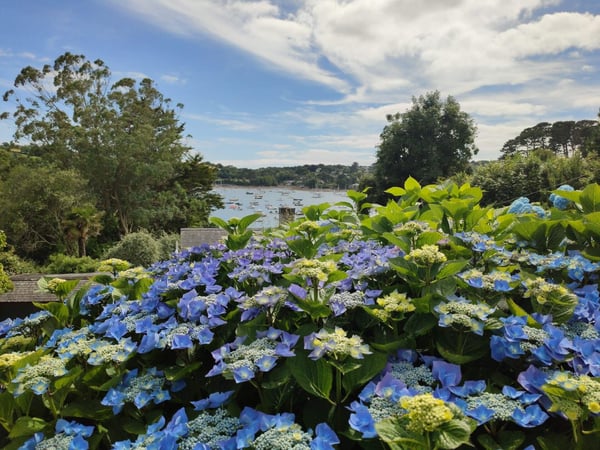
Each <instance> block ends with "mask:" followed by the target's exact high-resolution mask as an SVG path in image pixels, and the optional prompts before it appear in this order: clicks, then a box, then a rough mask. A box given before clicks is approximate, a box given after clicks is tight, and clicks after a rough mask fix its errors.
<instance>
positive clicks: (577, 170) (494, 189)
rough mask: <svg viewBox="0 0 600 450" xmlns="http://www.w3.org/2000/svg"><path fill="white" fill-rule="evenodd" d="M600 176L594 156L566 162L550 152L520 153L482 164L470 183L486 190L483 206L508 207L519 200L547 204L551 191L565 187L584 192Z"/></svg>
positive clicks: (573, 157)
mask: <svg viewBox="0 0 600 450" xmlns="http://www.w3.org/2000/svg"><path fill="white" fill-rule="evenodd" d="M599 173H600V161H599V160H598V158H597V157H596V156H594V155H589V156H587V157H585V158H583V157H582V156H581V155H580V154H579V153H575V154H574V155H573V156H571V157H570V158H565V157H563V156H562V155H558V156H557V155H556V154H555V153H554V152H552V151H551V150H548V149H537V150H534V151H532V152H531V153H530V154H528V155H523V154H521V153H516V154H514V155H512V156H505V157H504V158H501V159H499V160H498V161H491V162H488V163H485V164H481V165H479V166H478V167H477V168H476V169H475V171H474V174H473V176H472V178H471V181H470V182H471V184H472V185H474V186H478V187H480V188H481V189H483V199H482V203H483V204H486V205H489V204H494V205H496V206H504V205H508V204H509V203H511V202H512V201H513V200H515V199H517V198H518V197H527V198H529V200H531V201H532V202H539V201H544V200H546V199H547V197H548V193H549V192H550V191H551V190H553V189H556V188H558V187H559V186H561V185H563V184H569V185H571V186H572V187H574V188H575V189H581V188H583V187H584V186H586V185H587V184H589V183H593V182H594V181H595V180H598V174H599Z"/></svg>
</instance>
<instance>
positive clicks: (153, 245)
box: [103, 231, 160, 267]
mask: <svg viewBox="0 0 600 450" xmlns="http://www.w3.org/2000/svg"><path fill="white" fill-rule="evenodd" d="M159 256H160V248H159V244H158V242H157V240H156V239H155V238H154V236H152V234H150V233H148V232H147V231H138V232H135V233H129V234H128V235H126V236H124V237H123V239H121V240H120V241H119V242H117V243H116V244H115V245H114V246H112V247H111V248H109V249H108V251H107V252H106V254H105V255H104V257H103V259H110V258H118V259H124V260H125V261H129V262H130V263H131V264H132V265H134V266H143V267H147V266H149V265H151V264H152V263H154V262H156V261H158V260H159Z"/></svg>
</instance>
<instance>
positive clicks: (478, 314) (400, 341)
mask: <svg viewBox="0 0 600 450" xmlns="http://www.w3.org/2000/svg"><path fill="white" fill-rule="evenodd" d="M556 192H558V193H560V195H561V196H564V197H565V198H568V200H570V201H571V202H572V206H570V207H569V208H568V209H567V210H564V211H563V210H559V209H556V208H552V207H551V208H550V210H549V211H547V214H546V213H545V214H541V215H539V216H538V215H537V214H534V213H533V212H532V211H529V210H524V212H520V211H519V210H514V211H515V212H508V208H502V209H500V210H492V209H489V208H481V207H479V205H478V202H479V200H480V199H481V190H480V189H478V188H474V187H471V186H470V185H463V186H460V187H459V186H456V185H452V184H444V185H440V186H425V187H421V186H420V185H419V184H418V183H416V181H415V180H412V179H411V180H407V182H406V183H405V185H404V188H399V187H398V188H393V189H391V190H390V195H393V196H394V197H395V198H396V201H394V202H389V203H388V204H387V205H386V206H379V207H377V208H376V210H375V211H372V212H371V213H370V214H367V213H365V214H362V213H357V212H356V209H355V208H354V207H353V205H352V204H351V203H350V202H349V203H348V204H347V205H346V206H345V207H344V206H342V205H338V206H337V207H336V208H328V207H327V205H325V204H320V205H315V206H308V207H305V208H304V209H303V214H304V217H302V218H299V219H297V220H295V221H293V222H291V223H289V224H286V226H285V227H282V228H280V229H277V230H275V231H273V232H272V234H270V233H271V232H267V235H266V237H262V238H261V239H260V240H259V239H257V238H256V237H254V238H251V239H250V240H249V241H248V242H247V244H246V245H245V246H244V247H242V248H239V246H240V244H241V243H240V242H239V241H235V240H234V241H230V244H233V245H231V246H229V247H228V246H226V245H225V244H214V245H210V246H209V245H203V246H200V247H196V248H192V249H188V250H185V251H182V252H180V253H178V254H176V255H174V256H173V257H172V258H171V259H169V260H167V261H160V262H157V263H155V264H153V265H151V266H150V267H149V268H148V269H147V270H144V269H140V268H134V269H127V270H123V271H120V270H118V269H122V268H124V267H125V266H121V264H122V261H115V260H113V261H108V262H107V264H108V263H109V265H110V267H111V268H112V270H110V272H112V273H111V274H107V273H106V274H102V275H100V276H97V277H95V279H94V281H95V283H94V284H92V285H91V286H88V287H87V288H86V289H84V290H83V291H73V292H70V291H69V292H67V290H68V288H69V287H71V285H69V284H68V283H69V282H68V281H64V280H56V279H55V280H49V281H47V282H46V283H45V284H44V285H43V286H42V287H45V289H46V290H47V291H48V292H51V291H54V292H56V293H57V294H59V296H60V298H61V299H63V301H61V302H50V303H48V304H40V305H39V307H40V308H41V309H42V311H40V312H38V313H35V314H33V315H31V316H28V317H26V318H25V319H17V320H14V321H13V320H7V321H4V322H0V385H1V386H2V391H1V392H0V402H1V403H0V405H1V406H2V407H1V408H0V427H2V430H3V433H4V434H2V432H0V445H1V446H2V447H3V448H7V449H17V448H23V449H29V448H42V447H43V448H50V447H60V448H67V447H69V448H88V447H89V448H90V449H92V450H93V449H99V448H112V449H115V450H117V449H118V450H121V449H142V448H150V449H152V448H156V449H169V450H171V449H173V450H174V449H177V448H182V449H187V448H195V449H209V448H210V449H212V448H223V449H230V448H231V449H242V448H252V449H265V448H269V449H272V450H280V449H288V448H302V449H315V450H317V449H321V450H331V449H334V448H339V449H344V450H354V449H375V448H377V449H383V448H392V449H397V450H400V449H401V450H413V449H415V450H421V449H423V450H425V449H427V450H431V449H455V448H460V449H468V448H483V449H498V448H502V449H515V450H516V449H524V450H525V449H527V450H532V449H544V450H562V449H587V448H596V446H597V442H598V438H599V436H600V424H599V420H600V419H599V417H600V379H599V376H600V363H599V361H600V345H599V344H600V331H599V326H598V318H599V317H600V314H599V310H600V293H599V291H598V281H599V275H600V263H599V261H600V241H599V240H598V235H599V231H598V226H597V223H598V218H597V215H598V211H599V210H600V186H598V185H589V186H587V187H585V189H583V190H581V191H578V190H574V191H562V190H561V191H556ZM556 192H554V193H556ZM352 195H353V196H354V198H355V199H359V197H358V196H357V195H356V193H354V194H352ZM536 206H537V205H536ZM237 223H238V221H237V220H236V221H234V222H232V223H231V224H230V225H236V224H237ZM230 232H231V233H233V234H238V235H239V233H238V232H239V230H236V229H235V228H231V231H230ZM232 247H234V248H232Z"/></svg>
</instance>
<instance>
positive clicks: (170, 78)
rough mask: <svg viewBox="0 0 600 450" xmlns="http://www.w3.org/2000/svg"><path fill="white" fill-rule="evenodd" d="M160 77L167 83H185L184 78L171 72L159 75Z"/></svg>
mask: <svg viewBox="0 0 600 450" xmlns="http://www.w3.org/2000/svg"><path fill="white" fill-rule="evenodd" d="M160 79H161V80H162V81H164V82H165V83H168V84H186V82H187V81H186V80H185V79H183V78H181V77H179V76H178V75H173V74H164V75H161V77H160Z"/></svg>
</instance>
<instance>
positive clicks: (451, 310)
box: [434, 297, 495, 336]
mask: <svg viewBox="0 0 600 450" xmlns="http://www.w3.org/2000/svg"><path fill="white" fill-rule="evenodd" d="M434 311H435V312H437V313H438V314H439V319H438V325H439V326H440V327H450V328H454V329H457V330H459V331H471V332H473V333H475V334H478V335H480V336H482V335H483V329H484V327H485V323H486V320H487V318H488V316H489V315H490V314H492V313H493V312H494V311H495V308H491V307H490V306H488V305H486V304H485V303H472V302H470V301H468V300H467V299H465V298H462V297H457V298H456V299H455V300H451V301H448V302H441V303H439V304H438V305H436V306H435V307H434Z"/></svg>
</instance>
